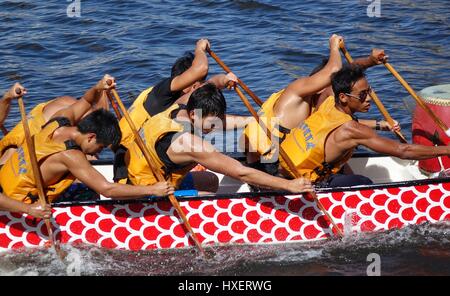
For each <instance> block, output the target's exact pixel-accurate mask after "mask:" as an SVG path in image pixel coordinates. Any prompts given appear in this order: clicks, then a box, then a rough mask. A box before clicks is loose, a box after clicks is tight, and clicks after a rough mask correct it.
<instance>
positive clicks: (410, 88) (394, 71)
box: [384, 62, 450, 137]
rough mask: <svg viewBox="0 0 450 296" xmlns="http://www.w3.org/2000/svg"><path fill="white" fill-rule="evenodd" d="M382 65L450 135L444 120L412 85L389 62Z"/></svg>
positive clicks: (448, 134)
mask: <svg viewBox="0 0 450 296" xmlns="http://www.w3.org/2000/svg"><path fill="white" fill-rule="evenodd" d="M384 66H385V67H386V68H387V69H388V70H389V72H391V73H392V75H394V77H395V78H397V80H398V81H399V82H400V84H401V85H402V86H403V87H404V88H405V89H406V90H407V91H408V92H409V94H410V95H411V96H412V97H413V98H414V100H415V101H416V102H417V104H418V105H419V106H420V107H421V108H422V109H423V110H424V111H425V112H426V113H427V114H428V115H429V116H430V117H431V118H432V119H433V121H434V122H435V123H436V125H437V126H438V127H439V128H440V129H442V131H443V132H444V133H445V134H446V135H447V136H448V137H450V130H449V128H448V126H447V124H445V122H443V121H442V119H440V118H439V117H438V116H437V115H436V114H435V113H434V112H433V110H431V109H430V107H428V105H427V104H425V102H424V101H423V99H422V98H421V97H419V96H418V95H417V93H416V92H415V91H414V90H413V89H412V87H411V86H410V85H409V84H408V82H406V80H405V79H403V77H402V76H401V75H400V74H399V73H398V72H397V71H396V70H395V69H394V67H393V66H392V65H391V64H390V63H387V62H386V63H384Z"/></svg>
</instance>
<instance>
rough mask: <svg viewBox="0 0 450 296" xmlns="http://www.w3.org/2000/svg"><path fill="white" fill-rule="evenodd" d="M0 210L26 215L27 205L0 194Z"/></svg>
mask: <svg viewBox="0 0 450 296" xmlns="http://www.w3.org/2000/svg"><path fill="white" fill-rule="evenodd" d="M0 210H2V211H10V212H15V213H27V210H28V206H27V204H25V203H23V202H20V201H18V200H14V199H12V198H9V197H7V196H5V195H3V194H1V193H0Z"/></svg>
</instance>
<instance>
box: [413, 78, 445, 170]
mask: <svg viewBox="0 0 450 296" xmlns="http://www.w3.org/2000/svg"><path fill="white" fill-rule="evenodd" d="M418 95H419V96H421V97H422V98H423V100H424V101H425V103H426V104H427V105H428V107H430V109H431V110H432V111H433V112H434V113H435V114H436V115H437V116H438V117H439V118H441V119H442V121H443V122H445V123H446V124H447V126H450V84H442V85H436V86H431V87H427V88H424V89H423V90H421V91H420V92H418ZM412 140H413V143H414V144H421V145H427V146H436V145H439V146H441V145H445V143H448V142H449V141H450V138H448V137H447V136H446V135H445V133H444V132H443V131H442V130H441V129H440V128H439V127H438V126H437V125H436V123H435V122H434V121H433V119H431V117H430V116H429V115H428V114H427V113H426V112H425V111H424V110H423V109H422V108H420V107H419V106H416V109H415V111H414V116H413V121H412ZM448 168H450V158H449V157H447V156H442V157H438V158H432V159H427V160H420V161H419V169H420V170H421V171H422V173H424V174H427V175H430V174H433V173H437V172H440V171H442V170H445V169H448Z"/></svg>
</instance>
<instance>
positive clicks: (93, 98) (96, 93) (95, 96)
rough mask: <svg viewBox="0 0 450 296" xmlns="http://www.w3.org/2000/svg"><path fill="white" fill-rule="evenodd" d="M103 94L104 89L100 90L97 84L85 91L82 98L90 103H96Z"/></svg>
mask: <svg viewBox="0 0 450 296" xmlns="http://www.w3.org/2000/svg"><path fill="white" fill-rule="evenodd" d="M102 95H103V90H98V89H97V87H96V86H93V87H91V88H90V89H89V90H88V91H86V92H85V93H84V96H83V97H82V100H85V101H86V102H87V103H89V105H91V106H93V105H95V104H96V103H97V102H98V101H99V100H100V98H101V97H102Z"/></svg>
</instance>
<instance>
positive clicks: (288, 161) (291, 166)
mask: <svg viewBox="0 0 450 296" xmlns="http://www.w3.org/2000/svg"><path fill="white" fill-rule="evenodd" d="M235 91H236V93H237V94H238V96H239V97H240V98H241V100H242V102H243V103H244V104H245V106H246V107H247V108H248V110H249V111H250V113H251V114H252V116H253V118H254V119H255V120H256V121H257V122H258V123H259V125H260V127H261V128H262V129H263V130H264V131H265V133H266V135H267V137H268V138H269V139H272V132H271V131H270V129H268V128H267V127H266V125H265V124H264V122H263V121H261V120H260V119H259V115H258V113H257V112H256V111H255V109H254V108H253V107H252V105H251V104H250V102H249V101H248V99H247V98H246V97H245V95H244V94H243V93H242V91H241V90H240V89H239V86H236V87H235ZM279 152H280V156H281V157H282V158H283V160H284V162H285V163H286V164H287V165H288V167H289V169H290V170H291V172H292V173H293V174H294V176H295V178H300V177H302V176H301V175H300V174H299V173H298V171H297V169H296V167H295V165H294V163H293V162H292V160H291V158H290V157H289V155H288V154H287V153H286V151H284V149H283V148H282V147H281V146H279ZM309 194H310V195H311V196H312V198H313V199H314V201H315V202H316V203H317V206H318V208H319V209H320V210H321V211H322V212H323V213H324V214H325V216H327V218H328V220H329V221H330V222H331V224H332V226H333V228H334V229H335V230H336V233H337V234H338V236H339V237H341V238H342V237H343V236H344V234H343V233H342V231H341V230H340V229H339V227H338V226H337V224H336V222H334V219H333V217H332V216H331V215H330V214H329V213H328V211H327V210H326V209H325V207H324V206H323V205H322V203H321V202H320V200H319V198H318V197H317V195H316V193H314V192H311V193H309Z"/></svg>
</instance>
